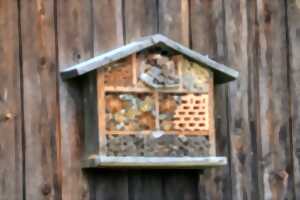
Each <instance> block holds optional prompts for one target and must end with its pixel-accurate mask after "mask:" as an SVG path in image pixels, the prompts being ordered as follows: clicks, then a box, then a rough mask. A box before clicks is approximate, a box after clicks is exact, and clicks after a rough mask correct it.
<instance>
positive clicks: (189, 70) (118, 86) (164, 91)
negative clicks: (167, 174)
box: [61, 34, 238, 168]
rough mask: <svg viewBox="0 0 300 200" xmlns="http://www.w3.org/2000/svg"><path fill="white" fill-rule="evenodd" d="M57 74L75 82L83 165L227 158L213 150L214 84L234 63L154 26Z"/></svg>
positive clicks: (199, 162)
mask: <svg viewBox="0 0 300 200" xmlns="http://www.w3.org/2000/svg"><path fill="white" fill-rule="evenodd" d="M61 75H62V77H63V78H64V79H70V78H75V77H80V78H77V79H76V80H78V81H80V84H82V87H81V88H78V89H82V94H83V95H82V96H83V104H84V127H85V128H84V138H85V153H84V158H83V167H85V168H91V167H150V168H151V167H152V168H155V167H160V168H172V167H173V168H205V167H213V166H221V165H225V164H226V162H227V161H226V158H225V157H217V156H216V152H215V149H216V147H215V143H216V142H215V141H216V139H217V138H216V133H215V120H214V101H217V99H214V85H216V84H222V83H226V82H229V81H232V80H234V79H236V78H237V77H238V72H237V71H235V70H233V69H231V68H229V67H226V66H224V65H222V64H219V63H217V62H215V61H213V60H211V59H209V58H208V57H207V56H203V55H201V54H199V53H197V52H195V51H193V50H191V49H188V48H186V47H184V46H182V45H180V44H178V43H176V42H174V41H172V40H170V39H168V38H167V37H165V36H162V35H158V34H157V35H153V36H149V37H145V38H142V39H140V40H138V41H136V42H132V43H130V44H128V45H125V46H123V47H120V48H117V49H115V50H112V51H110V52H107V53H104V54H103V55H100V56H97V57H94V58H92V59H90V60H87V61H85V62H82V63H79V64H77V65H74V66H71V67H69V68H67V69H65V70H64V71H62V72H61ZM76 80H75V81H76Z"/></svg>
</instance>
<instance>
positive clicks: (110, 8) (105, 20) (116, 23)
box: [93, 0, 124, 55]
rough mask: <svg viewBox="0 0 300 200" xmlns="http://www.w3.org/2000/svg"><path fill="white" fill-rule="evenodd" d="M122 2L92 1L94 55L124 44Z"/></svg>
mask: <svg viewBox="0 0 300 200" xmlns="http://www.w3.org/2000/svg"><path fill="white" fill-rule="evenodd" d="M122 13H123V11H122V0H101V1H97V0H94V1H93V21H94V41H93V46H94V55H98V54H102V53H103V52H107V51H109V50H112V49H115V48H117V47H119V46H121V45H123V44H124V43H123V42H124V38H123V18H122V16H123V14H122Z"/></svg>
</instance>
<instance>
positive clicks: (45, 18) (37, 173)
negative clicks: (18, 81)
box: [20, 0, 61, 199]
mask: <svg viewBox="0 0 300 200" xmlns="http://www.w3.org/2000/svg"><path fill="white" fill-rule="evenodd" d="M20 9H21V27H22V28H21V31H22V32H21V36H22V63H23V91H24V102H23V106H24V131H25V159H26V160H25V185H26V186H25V187H26V193H25V198H26V199H45V198H47V199H59V198H60V196H61V192H60V177H59V173H58V171H59V165H58V164H59V161H58V159H59V155H58V153H59V152H57V151H58V149H59V141H58V139H57V138H58V137H59V131H58V129H57V126H58V120H57V117H58V102H57V90H56V89H57V82H56V81H57V76H56V74H57V71H56V70H57V68H56V66H57V63H56V49H55V39H56V38H55V24H54V23H55V22H54V15H53V13H54V1H51V0H49V1H39V0H36V1H32V2H30V3H26V2H24V1H22V2H21V5H20Z"/></svg>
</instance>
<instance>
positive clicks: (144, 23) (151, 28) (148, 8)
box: [124, 0, 158, 42]
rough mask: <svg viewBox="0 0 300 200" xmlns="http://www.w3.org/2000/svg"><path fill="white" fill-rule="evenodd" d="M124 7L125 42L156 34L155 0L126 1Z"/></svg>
mask: <svg viewBox="0 0 300 200" xmlns="http://www.w3.org/2000/svg"><path fill="white" fill-rule="evenodd" d="M124 7H125V14H124V16H125V35H126V42H130V41H134V40H136V39H138V38H140V37H143V36H147V35H151V34H154V33H155V32H156V30H157V26H158V24H157V20H158V18H157V14H158V13H157V0H127V1H125V4H124Z"/></svg>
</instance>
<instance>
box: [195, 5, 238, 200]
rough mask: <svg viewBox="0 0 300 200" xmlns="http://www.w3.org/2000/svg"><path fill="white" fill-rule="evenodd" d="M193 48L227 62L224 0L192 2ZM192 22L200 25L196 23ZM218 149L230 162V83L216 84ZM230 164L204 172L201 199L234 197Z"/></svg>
mask: <svg viewBox="0 0 300 200" xmlns="http://www.w3.org/2000/svg"><path fill="white" fill-rule="evenodd" d="M190 8H191V14H190V15H191V21H190V23H191V35H192V44H191V45H192V48H193V49H194V50H196V51H198V52H200V53H202V54H204V55H206V54H207V55H208V56H209V57H210V58H212V59H215V60H217V61H219V62H221V63H222V62H223V63H224V62H225V59H226V57H225V56H226V49H225V48H226V46H225V45H226V43H225V34H224V32H225V29H224V28H225V19H224V14H225V13H224V9H223V1H222V0H213V1H207V0H192V1H191V5H190ZM193 24H198V25H197V26H195V25H193ZM215 99H216V100H215V124H216V138H217V140H216V151H217V155H219V156H227V158H228V161H229V162H230V149H229V147H230V134H229V132H228V127H227V124H228V119H227V112H228V107H227V86H223V85H218V86H216V87H215ZM231 190H232V189H231V177H230V163H228V164H227V165H226V166H224V167H223V168H218V169H211V170H206V171H204V173H203V175H201V181H199V195H200V196H201V199H231Z"/></svg>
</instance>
